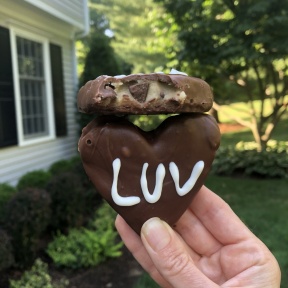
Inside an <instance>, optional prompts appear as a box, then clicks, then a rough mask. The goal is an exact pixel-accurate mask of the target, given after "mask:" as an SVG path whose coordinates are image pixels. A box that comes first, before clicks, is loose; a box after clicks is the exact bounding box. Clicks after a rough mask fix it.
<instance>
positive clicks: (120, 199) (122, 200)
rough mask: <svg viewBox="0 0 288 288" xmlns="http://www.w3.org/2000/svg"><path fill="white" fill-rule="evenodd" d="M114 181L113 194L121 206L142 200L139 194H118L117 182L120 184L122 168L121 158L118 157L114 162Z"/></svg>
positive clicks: (113, 197)
mask: <svg viewBox="0 0 288 288" xmlns="http://www.w3.org/2000/svg"><path fill="white" fill-rule="evenodd" d="M112 166H113V183H112V189H111V195H112V199H113V201H114V202H115V203H116V204H117V205H119V206H133V205H136V204H138V203H139V202H140V198H139V197H137V196H129V197H122V196H120V195H119V194H118V189H117V184H118V175H119V171H120V168H121V161H120V159H119V158H116V159H115V160H114V161H113V163H112Z"/></svg>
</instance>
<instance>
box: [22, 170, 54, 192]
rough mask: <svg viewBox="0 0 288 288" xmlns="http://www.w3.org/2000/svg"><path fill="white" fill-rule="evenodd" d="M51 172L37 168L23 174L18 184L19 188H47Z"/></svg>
mask: <svg viewBox="0 0 288 288" xmlns="http://www.w3.org/2000/svg"><path fill="white" fill-rule="evenodd" d="M50 178H51V174H50V173H49V172H47V171H44V170H35V171H31V172H28V173H26V174H25V175H23V176H22V177H21V178H20V179H19V182H18V184H17V189H18V190H23V189H26V188H40V189H45V187H46V185H47V183H48V181H49V180H50Z"/></svg>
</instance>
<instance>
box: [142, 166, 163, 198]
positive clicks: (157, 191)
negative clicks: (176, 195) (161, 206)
mask: <svg viewBox="0 0 288 288" xmlns="http://www.w3.org/2000/svg"><path fill="white" fill-rule="evenodd" d="M147 168H148V163H145V164H144V165H143V168H142V175H141V179H140V183H141V188H142V192H143V195H144V198H145V200H146V201H147V202H149V203H155V202H157V201H158V200H159V199H160V197H161V193H162V187H163V180H164V177H165V174H166V170H165V167H164V165H163V164H162V163H161V164H159V165H158V167H157V170H156V184H155V188H154V192H153V194H150V193H149V191H148V185H147V177H146V171H147Z"/></svg>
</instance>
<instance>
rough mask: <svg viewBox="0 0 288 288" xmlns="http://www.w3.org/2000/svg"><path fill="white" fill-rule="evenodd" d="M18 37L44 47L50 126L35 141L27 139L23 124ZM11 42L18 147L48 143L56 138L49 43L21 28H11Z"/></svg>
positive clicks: (48, 121) (48, 122) (43, 38)
mask: <svg viewBox="0 0 288 288" xmlns="http://www.w3.org/2000/svg"><path fill="white" fill-rule="evenodd" d="M16 36H20V37H23V38H26V39H29V40H32V41H37V42H40V43H41V44H42V45H43V57H44V59H43V63H44V78H45V93H46V109H47V118H48V119H47V125H48V135H45V136H42V137H41V136H39V137H37V138H33V139H25V138H24V131H23V124H22V112H21V111H22V107H21V97H20V85H19V72H18V71H19V70H18V55H17V45H16ZM10 41H11V55H12V65H13V79H14V80H13V81H14V94H15V108H16V118H17V119H16V123H17V136H18V145H19V146H27V145H32V144H37V143H41V142H46V141H49V140H53V139H55V138H56V133H55V123H54V108H53V107H54V106H53V97H52V95H53V94H52V80H51V69H50V65H51V64H50V51H49V41H48V39H47V38H45V37H43V36H41V35H38V34H35V33H31V32H28V31H25V30H21V29H19V28H15V27H11V28H10Z"/></svg>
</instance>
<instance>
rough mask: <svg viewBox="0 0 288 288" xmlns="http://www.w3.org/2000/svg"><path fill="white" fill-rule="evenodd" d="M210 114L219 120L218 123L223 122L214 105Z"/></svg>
mask: <svg viewBox="0 0 288 288" xmlns="http://www.w3.org/2000/svg"><path fill="white" fill-rule="evenodd" d="M209 114H210V115H211V116H213V117H214V118H215V120H216V122H217V123H218V124H219V123H221V122H220V119H219V114H218V111H217V110H216V109H214V108H213V107H212V108H211V109H210V111H209Z"/></svg>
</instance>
